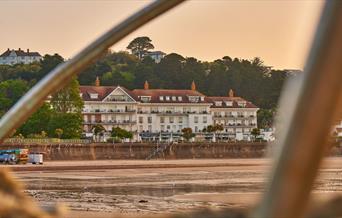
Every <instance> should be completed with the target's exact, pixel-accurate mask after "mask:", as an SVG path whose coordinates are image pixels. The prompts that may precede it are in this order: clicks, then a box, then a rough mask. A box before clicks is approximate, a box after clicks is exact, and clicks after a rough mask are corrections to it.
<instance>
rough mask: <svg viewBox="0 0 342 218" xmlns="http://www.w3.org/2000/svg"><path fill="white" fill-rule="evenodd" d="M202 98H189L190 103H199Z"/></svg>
mask: <svg viewBox="0 0 342 218" xmlns="http://www.w3.org/2000/svg"><path fill="white" fill-rule="evenodd" d="M199 100H200V96H189V101H190V102H199Z"/></svg>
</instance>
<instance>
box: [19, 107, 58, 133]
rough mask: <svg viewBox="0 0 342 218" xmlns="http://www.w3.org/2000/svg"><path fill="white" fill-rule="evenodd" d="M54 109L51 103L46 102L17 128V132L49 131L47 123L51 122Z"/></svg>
mask: <svg viewBox="0 0 342 218" xmlns="http://www.w3.org/2000/svg"><path fill="white" fill-rule="evenodd" d="M51 116H52V110H51V106H50V104H49V103H44V104H43V105H42V106H41V107H40V108H39V109H38V110H37V111H36V112H35V113H33V114H32V115H31V117H30V118H29V119H28V120H27V121H26V122H25V123H24V124H23V125H22V126H21V127H19V128H18V129H17V132H16V133H17V134H22V135H23V136H25V137H27V136H28V135H32V134H38V133H41V132H43V131H44V132H47V131H48V126H47V124H48V123H49V122H50V119H51Z"/></svg>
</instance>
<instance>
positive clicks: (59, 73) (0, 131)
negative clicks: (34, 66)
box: [0, 0, 184, 142]
mask: <svg viewBox="0 0 342 218" xmlns="http://www.w3.org/2000/svg"><path fill="white" fill-rule="evenodd" d="M183 1H184V0H158V1H155V2H153V3H151V4H149V5H148V6H146V7H145V8H143V9H141V10H140V11H138V12H137V13H135V14H133V15H132V16H130V17H129V18H127V19H126V20H124V21H123V22H121V23H120V24H118V25H117V26H115V27H113V28H112V29H111V30H109V31H108V32H107V33H105V34H104V35H102V36H101V37H99V38H98V39H97V40H96V41H94V42H93V43H91V44H90V45H89V46H88V47H86V48H85V49H84V50H82V51H81V52H80V53H79V54H77V55H76V56H75V57H74V58H72V59H71V60H69V61H67V62H66V63H64V64H61V65H59V66H57V67H56V68H55V69H54V70H52V71H51V72H50V73H49V74H48V75H47V76H45V77H44V78H43V79H42V80H41V81H40V82H38V83H37V84H36V85H35V86H34V87H33V88H32V89H31V90H30V91H29V92H28V93H27V94H26V95H24V96H23V97H22V98H21V99H20V100H19V101H18V102H17V103H16V104H15V105H14V106H13V107H12V108H11V109H10V110H9V111H8V112H7V113H6V114H5V115H4V116H3V117H2V119H1V120H0V142H2V141H3V140H4V138H5V137H8V136H9V135H10V134H11V133H13V131H14V129H15V128H17V127H19V126H20V125H21V124H22V123H24V122H25V120H26V119H27V118H28V117H29V116H30V115H31V114H32V113H33V112H34V111H36V110H37V109H38V108H39V106H41V105H42V104H43V102H44V100H45V99H46V98H47V96H48V95H49V94H52V93H53V92H55V91H57V90H59V89H61V88H63V86H64V85H66V84H67V83H68V81H69V80H70V79H71V78H72V76H74V75H76V74H77V73H79V72H80V71H82V70H83V69H85V68H86V67H87V66H89V65H90V64H91V63H92V62H94V61H96V60H97V59H98V58H99V57H100V56H101V55H102V54H103V53H104V52H106V51H107V49H108V48H109V47H111V46H112V45H114V44H115V43H116V42H118V41H119V40H121V39H122V38H124V37H125V36H127V35H128V34H130V33H132V32H133V31H134V30H136V29H137V28H139V27H141V26H142V25H144V24H146V23H148V22H149V21H150V20H152V19H154V18H156V17H158V16H159V15H161V14H163V13H165V12H166V11H168V10H170V9H171V8H173V7H175V6H177V5H178V4H180V3H182V2H183ZM66 43H67V42H66Z"/></svg>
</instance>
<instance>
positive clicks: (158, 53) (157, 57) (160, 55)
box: [144, 51, 165, 63]
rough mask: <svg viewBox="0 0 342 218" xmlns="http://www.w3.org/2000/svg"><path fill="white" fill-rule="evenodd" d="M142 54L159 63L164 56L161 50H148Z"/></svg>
mask: <svg viewBox="0 0 342 218" xmlns="http://www.w3.org/2000/svg"><path fill="white" fill-rule="evenodd" d="M144 56H150V57H151V58H152V59H153V60H154V62H156V63H159V62H160V61H161V59H163V58H164V57H165V53H164V52H162V51H148V52H147V53H146V54H145V55H144Z"/></svg>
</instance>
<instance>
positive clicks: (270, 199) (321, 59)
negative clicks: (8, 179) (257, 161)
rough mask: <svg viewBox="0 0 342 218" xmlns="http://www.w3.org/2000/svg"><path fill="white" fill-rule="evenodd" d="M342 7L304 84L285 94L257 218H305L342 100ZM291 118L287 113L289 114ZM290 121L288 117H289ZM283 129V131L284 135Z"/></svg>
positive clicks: (333, 6) (316, 49) (328, 18)
mask: <svg viewBox="0 0 342 218" xmlns="http://www.w3.org/2000/svg"><path fill="white" fill-rule="evenodd" d="M341 57H342V2H341V1H338V0H331V1H327V2H326V5H325V8H324V10H323V14H322V17H321V20H320V23H319V26H318V29H317V32H316V36H315V39H314V43H313V46H312V49H311V52H310V55H309V57H308V61H307V65H306V69H305V73H304V75H302V76H303V77H302V78H301V80H298V81H297V83H296V84H293V85H292V86H291V87H290V88H289V87H288V89H287V90H285V92H283V95H285V96H283V97H282V101H281V104H280V110H281V111H280V124H281V125H283V126H284V129H281V128H280V129H278V130H279V132H280V133H281V134H282V135H281V136H280V138H279V141H278V142H279V143H278V144H277V145H275V146H280V151H279V156H278V158H277V159H276V162H275V165H274V168H273V172H272V174H271V177H270V184H269V186H268V187H267V188H266V192H265V195H264V198H263V200H262V202H261V205H260V207H259V208H258V209H257V210H256V211H255V213H254V214H252V216H253V217H258V218H259V217H260V218H261V217H262V218H264V217H284V218H288V217H301V216H303V215H304V212H305V209H306V206H307V202H308V199H309V194H310V190H311V188H312V185H313V182H314V179H315V177H316V175H317V171H318V168H319V164H320V161H321V159H322V157H323V155H324V152H325V149H326V147H327V146H326V145H327V140H328V135H329V132H330V128H331V124H332V121H333V120H334V118H335V115H336V113H337V112H338V108H337V102H338V101H339V100H340V99H341V97H342V86H341V81H342V61H341ZM285 113H286V114H285ZM285 116H286V117H285ZM278 130H277V131H278Z"/></svg>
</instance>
